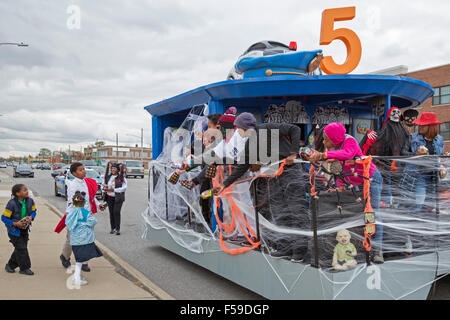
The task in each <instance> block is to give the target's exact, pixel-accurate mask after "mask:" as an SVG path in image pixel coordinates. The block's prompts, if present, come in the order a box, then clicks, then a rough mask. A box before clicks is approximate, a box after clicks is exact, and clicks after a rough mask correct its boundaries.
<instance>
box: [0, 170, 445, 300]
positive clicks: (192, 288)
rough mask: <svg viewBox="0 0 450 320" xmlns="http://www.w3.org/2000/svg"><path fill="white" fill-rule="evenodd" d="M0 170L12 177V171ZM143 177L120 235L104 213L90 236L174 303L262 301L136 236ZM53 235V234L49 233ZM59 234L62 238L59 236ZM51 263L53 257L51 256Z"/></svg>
mask: <svg viewBox="0 0 450 320" xmlns="http://www.w3.org/2000/svg"><path fill="white" fill-rule="evenodd" d="M0 170H5V171H6V172H8V173H9V174H10V175H12V168H10V167H9V168H7V169H0ZM34 172H35V178H16V179H15V180H16V181H17V183H23V184H26V185H27V186H28V187H29V188H30V189H31V190H32V191H33V193H34V194H35V195H36V196H40V197H43V198H45V199H46V200H48V201H49V202H50V203H51V204H53V205H54V206H55V207H57V208H58V209H59V210H61V211H62V212H64V211H65V208H66V201H65V199H64V198H62V197H56V196H55V192H54V179H53V178H52V177H51V175H50V172H51V171H49V170H34ZM147 183H148V179H147V176H146V177H145V179H134V178H130V179H128V189H127V192H126V201H125V203H124V206H123V209H122V223H121V235H120V236H117V235H111V234H109V231H110V225H109V212H108V210H106V211H105V212H104V213H100V214H98V216H97V219H98V224H97V226H96V227H95V236H96V238H97V239H98V240H99V241H100V242H102V243H103V244H104V245H106V246H107V247H108V248H110V249H111V250H112V251H114V252H115V253H116V254H117V255H118V256H120V257H121V258H122V259H124V260H125V261H126V262H128V263H129V264H130V265H132V266H133V267H135V268H136V269H138V270H139V271H141V272H142V273H143V274H144V275H145V276H147V277H148V279H150V280H151V281H153V282H154V283H155V284H157V285H158V286H159V287H161V288H162V289H163V290H165V291H166V292H167V293H168V294H170V295H171V296H173V297H174V298H176V299H188V300H191V299H192V300H209V299H231V300H234V299H237V300H243V299H250V300H253V299H263V297H261V296H259V295H257V294H255V293H253V292H251V291H249V290H247V289H245V288H243V287H241V286H239V285H237V284H235V283H233V282H231V281H229V280H227V279H224V278H222V277H220V276H218V275H216V274H214V273H212V272H210V271H208V270H206V269H204V268H202V267H199V266H197V265H195V264H193V263H191V262H189V261H187V260H185V259H183V258H181V257H179V256H178V255H176V254H173V253H171V252H170V251H167V250H165V249H163V248H162V247H160V246H158V245H155V244H153V243H151V242H150V241H148V240H144V239H142V238H141V235H142V218H141V213H142V212H143V211H144V210H145V209H146V206H147ZM49 232H53V230H49ZM61 236H65V234H64V235H63V234H61ZM55 259H59V258H58V257H55ZM433 299H446V300H449V299H450V276H446V277H444V278H442V279H440V280H439V281H438V282H437V283H436V287H435V290H434V295H433Z"/></svg>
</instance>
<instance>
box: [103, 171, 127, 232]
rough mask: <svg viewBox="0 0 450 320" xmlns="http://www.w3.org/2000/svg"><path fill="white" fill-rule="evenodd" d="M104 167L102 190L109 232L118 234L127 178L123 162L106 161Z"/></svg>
mask: <svg viewBox="0 0 450 320" xmlns="http://www.w3.org/2000/svg"><path fill="white" fill-rule="evenodd" d="M106 168H107V169H106V173H105V184H104V187H103V190H104V191H105V192H106V196H105V197H106V203H107V204H108V208H109V218H110V222H111V231H110V233H111V234H114V233H115V234H116V235H120V212H121V210H122V204H123V202H124V201H125V191H126V190H127V179H126V178H125V174H124V166H123V164H121V165H120V164H111V163H108V166H107V167H106ZM110 172H111V173H110Z"/></svg>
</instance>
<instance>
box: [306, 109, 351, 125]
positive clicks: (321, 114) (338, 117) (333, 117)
mask: <svg viewBox="0 0 450 320" xmlns="http://www.w3.org/2000/svg"><path fill="white" fill-rule="evenodd" d="M332 122H339V123H342V124H343V125H346V124H350V116H349V114H348V111H347V109H346V108H339V107H336V106H330V107H325V108H323V107H317V108H316V112H315V113H314V115H313V117H312V123H313V124H318V125H324V124H328V123H332Z"/></svg>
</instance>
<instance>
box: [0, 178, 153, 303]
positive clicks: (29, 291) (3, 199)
mask: <svg viewBox="0 0 450 320" xmlns="http://www.w3.org/2000/svg"><path fill="white" fill-rule="evenodd" d="M0 180H1V181H0V210H1V214H3V210H4V208H5V206H6V203H7V202H8V201H9V199H10V192H11V187H12V184H13V179H12V178H10V177H9V176H8V175H6V174H5V173H3V172H0ZM34 200H35V202H36V208H37V216H36V220H35V221H34V222H33V226H32V228H31V232H30V241H29V243H28V244H29V245H28V250H29V252H30V258H31V265H32V266H31V270H33V271H34V273H35V275H34V276H26V275H21V274H19V273H18V269H16V273H12V274H10V273H7V272H6V271H5V270H4V267H5V264H6V263H7V262H8V259H9V257H10V255H11V253H12V251H13V246H12V244H11V243H9V238H8V235H7V231H6V227H5V226H4V224H3V223H1V225H0V299H1V300H9V299H21V300H30V299H31V300H32V299H75V300H94V299H145V300H156V299H157V298H156V297H155V296H154V295H152V294H151V293H150V292H148V291H146V290H144V289H142V288H140V287H138V286H137V285H135V284H134V283H133V282H131V281H130V280H128V279H127V278H125V277H124V276H122V275H120V274H119V273H117V272H116V270H115V267H114V266H113V265H112V264H111V263H110V262H109V261H108V260H106V259H105V258H104V257H101V258H97V259H93V260H91V261H89V266H90V268H91V272H83V274H84V276H85V277H86V279H87V280H88V282H89V283H88V285H86V286H82V287H81V288H80V289H75V288H72V289H70V287H71V286H70V285H69V286H67V285H66V282H67V279H68V278H69V277H70V276H71V274H70V273H67V272H66V269H64V268H63V267H62V265H61V261H60V260H59V256H60V254H61V248H62V245H63V243H64V241H65V232H66V231H65V230H64V231H63V232H61V234H57V233H55V232H53V230H54V228H55V226H56V224H57V223H58V221H59V220H60V218H59V217H58V216H57V215H56V214H55V213H54V212H53V211H52V210H51V209H50V208H51V207H50V206H48V205H47V202H46V201H45V200H44V199H40V198H39V197H35V198H34ZM99 247H100V246H99ZM71 262H72V264H74V257H73V255H72V258H71ZM69 269H70V268H69Z"/></svg>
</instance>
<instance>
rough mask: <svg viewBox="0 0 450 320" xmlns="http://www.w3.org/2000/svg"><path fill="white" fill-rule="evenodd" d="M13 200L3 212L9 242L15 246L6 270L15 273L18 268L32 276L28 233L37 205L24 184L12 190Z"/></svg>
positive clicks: (21, 272) (17, 185) (15, 186)
mask: <svg viewBox="0 0 450 320" xmlns="http://www.w3.org/2000/svg"><path fill="white" fill-rule="evenodd" d="M11 194H12V199H11V200H9V201H8V203H7V205H6V208H5V210H4V211H3V215H2V221H3V223H4V224H5V225H6V228H7V230H8V237H9V239H10V240H9V242H11V243H12V245H13V246H14V252H13V253H12V255H11V258H10V259H9V261H8V263H7V264H6V266H5V270H6V272H8V273H14V272H15V269H16V268H17V267H19V268H20V271H19V273H20V274H25V275H29V276H32V275H33V274H34V273H33V271H31V270H30V268H31V261H30V255H29V253H28V239H29V237H28V233H29V231H30V225H31V222H32V221H34V219H35V217H36V205H35V204H34V201H33V199H32V198H29V196H28V189H27V187H26V186H25V185H23V184H16V185H14V186H13V187H12V190H11Z"/></svg>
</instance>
